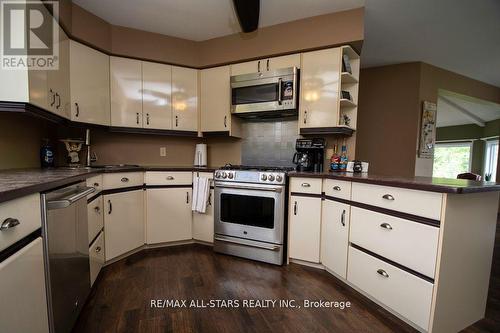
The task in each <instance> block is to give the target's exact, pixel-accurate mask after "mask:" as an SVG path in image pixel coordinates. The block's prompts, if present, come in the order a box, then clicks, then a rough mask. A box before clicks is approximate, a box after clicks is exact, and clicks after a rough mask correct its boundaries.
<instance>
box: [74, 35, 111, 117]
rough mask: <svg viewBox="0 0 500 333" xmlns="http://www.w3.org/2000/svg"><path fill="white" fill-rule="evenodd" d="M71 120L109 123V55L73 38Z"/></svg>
mask: <svg viewBox="0 0 500 333" xmlns="http://www.w3.org/2000/svg"><path fill="white" fill-rule="evenodd" d="M69 46H70V83H71V84H70V91H71V120H73V121H78V122H83V123H89V124H98V125H108V126H109V125H110V122H111V119H110V118H111V114H110V96H109V93H110V92H109V90H110V82H109V56H108V55H106V54H104V53H102V52H99V51H97V50H95V49H93V48H91V47H88V46H86V45H83V44H80V43H78V42H75V41H73V40H71V41H70V44H69Z"/></svg>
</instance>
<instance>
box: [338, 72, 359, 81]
mask: <svg viewBox="0 0 500 333" xmlns="http://www.w3.org/2000/svg"><path fill="white" fill-rule="evenodd" d="M340 82H341V83H358V79H356V77H354V75H352V74H351V73H349V72H342V74H341V77H340Z"/></svg>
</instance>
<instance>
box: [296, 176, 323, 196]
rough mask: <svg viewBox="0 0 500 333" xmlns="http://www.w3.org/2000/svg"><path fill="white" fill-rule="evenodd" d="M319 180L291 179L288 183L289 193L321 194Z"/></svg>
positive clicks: (320, 180)
mask: <svg viewBox="0 0 500 333" xmlns="http://www.w3.org/2000/svg"><path fill="white" fill-rule="evenodd" d="M321 182H322V179H321V178H299V177H293V178H291V181H290V192H296V193H312V194H321Z"/></svg>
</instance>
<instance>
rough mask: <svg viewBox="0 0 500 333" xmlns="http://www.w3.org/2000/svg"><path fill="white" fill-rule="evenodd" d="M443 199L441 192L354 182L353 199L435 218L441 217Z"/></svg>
mask: <svg viewBox="0 0 500 333" xmlns="http://www.w3.org/2000/svg"><path fill="white" fill-rule="evenodd" d="M441 200H442V194H441V193H434V192H426V191H418V190H410V189H406V188H398V187H390V186H379V185H372V184H362V183H353V184H352V201H356V202H361V203H366V204H369V205H373V206H378V207H382V208H387V209H391V210H395V211H398V212H403V213H408V214H413V215H417V216H422V217H427V218H429V219H434V220H440V219H441Z"/></svg>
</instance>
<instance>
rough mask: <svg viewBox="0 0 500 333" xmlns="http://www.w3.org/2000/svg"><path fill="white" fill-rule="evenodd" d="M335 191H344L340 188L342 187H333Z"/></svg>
mask: <svg viewBox="0 0 500 333" xmlns="http://www.w3.org/2000/svg"><path fill="white" fill-rule="evenodd" d="M333 189H334V190H335V191H342V189H341V188H340V186H334V187H333Z"/></svg>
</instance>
